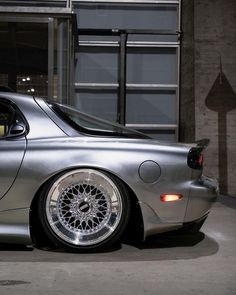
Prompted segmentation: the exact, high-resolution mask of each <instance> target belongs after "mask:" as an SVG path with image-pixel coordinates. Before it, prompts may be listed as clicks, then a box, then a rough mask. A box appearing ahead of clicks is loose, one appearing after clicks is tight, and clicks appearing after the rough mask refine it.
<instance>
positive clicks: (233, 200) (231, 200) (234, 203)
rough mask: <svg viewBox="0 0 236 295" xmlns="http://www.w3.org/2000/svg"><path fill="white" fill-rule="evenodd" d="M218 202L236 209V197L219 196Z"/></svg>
mask: <svg viewBox="0 0 236 295" xmlns="http://www.w3.org/2000/svg"><path fill="white" fill-rule="evenodd" d="M218 202H219V203H221V204H222V205H224V206H226V207H229V208H231V209H235V210H236V197H232V196H219V197H218Z"/></svg>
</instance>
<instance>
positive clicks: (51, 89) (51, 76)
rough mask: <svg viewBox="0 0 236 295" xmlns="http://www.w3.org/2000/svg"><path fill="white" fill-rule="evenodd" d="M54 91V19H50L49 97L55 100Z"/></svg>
mask: <svg viewBox="0 0 236 295" xmlns="http://www.w3.org/2000/svg"><path fill="white" fill-rule="evenodd" d="M53 92H54V21H53V18H49V19H48V99H50V100H53Z"/></svg>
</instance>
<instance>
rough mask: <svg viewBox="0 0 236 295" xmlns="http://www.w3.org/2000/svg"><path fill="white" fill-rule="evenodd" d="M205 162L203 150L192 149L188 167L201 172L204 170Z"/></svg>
mask: <svg viewBox="0 0 236 295" xmlns="http://www.w3.org/2000/svg"><path fill="white" fill-rule="evenodd" d="M203 161H204V158H203V154H202V148H191V150H190V151H189V154H188V166H189V167H190V168H192V169H199V170H200V169H202V168H203Z"/></svg>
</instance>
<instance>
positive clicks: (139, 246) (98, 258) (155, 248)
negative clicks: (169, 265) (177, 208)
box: [0, 232, 219, 263]
mask: <svg viewBox="0 0 236 295" xmlns="http://www.w3.org/2000/svg"><path fill="white" fill-rule="evenodd" d="M218 249H219V245H218V243H217V242H216V241H215V240H214V239H212V238H210V237H208V236H207V235H205V234H204V233H202V232H199V233H197V234H182V233H181V234H179V233H177V232H176V233H175V232H172V233H165V234H159V235H156V236H152V237H150V238H148V239H147V240H146V241H145V242H137V241H136V242H134V241H124V242H122V243H121V244H119V245H116V246H115V247H113V248H110V249H108V250H106V251H104V252H99V253H68V252H65V251H63V250H61V249H55V248H50V247H42V248H33V247H31V248H27V247H23V246H15V245H1V246H0V261H1V262H3V261H6V262H11V261H14V262H20V261H22V262H65V263H78V262H114V261H116V262H126V261H158V260H180V259H195V258H199V257H204V256H210V255H214V254H215V253H217V252H218Z"/></svg>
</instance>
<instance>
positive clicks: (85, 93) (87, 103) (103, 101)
mask: <svg viewBox="0 0 236 295" xmlns="http://www.w3.org/2000/svg"><path fill="white" fill-rule="evenodd" d="M74 106H75V107H76V108H77V109H78V110H80V111H81V112H85V113H88V114H91V115H93V116H96V117H100V118H102V119H105V120H109V121H112V122H116V118H117V93H116V91H109V92H108V91H105V90H77V91H76V94H75V100H74Z"/></svg>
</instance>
